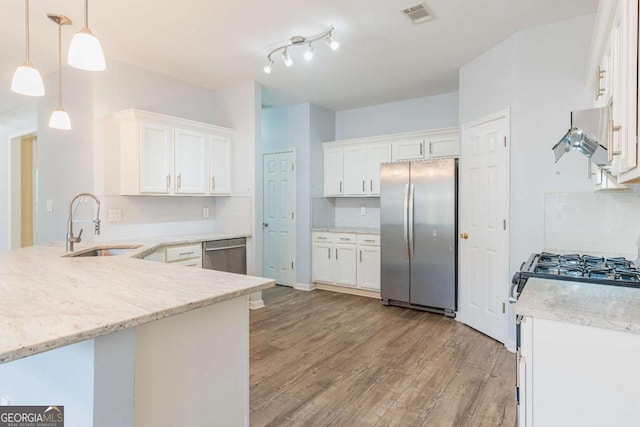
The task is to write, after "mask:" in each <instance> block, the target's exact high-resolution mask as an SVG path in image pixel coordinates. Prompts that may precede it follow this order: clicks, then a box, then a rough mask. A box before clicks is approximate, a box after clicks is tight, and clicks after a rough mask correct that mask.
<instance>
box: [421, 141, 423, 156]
mask: <svg viewBox="0 0 640 427" xmlns="http://www.w3.org/2000/svg"><path fill="white" fill-rule="evenodd" d="M423 143H424V141H422V142H421V143H420V155H421V156H422V144H423Z"/></svg>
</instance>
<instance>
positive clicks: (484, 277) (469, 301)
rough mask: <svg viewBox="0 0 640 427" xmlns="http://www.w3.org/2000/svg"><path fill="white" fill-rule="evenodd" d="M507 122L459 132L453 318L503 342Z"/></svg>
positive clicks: (491, 120) (500, 119)
mask: <svg viewBox="0 0 640 427" xmlns="http://www.w3.org/2000/svg"><path fill="white" fill-rule="evenodd" d="M508 131H509V117H508V112H506V111H505V112H503V113H499V114H496V115H493V116H491V117H487V118H485V119H483V120H479V121H477V122H474V123H470V124H467V125H464V126H463V127H462V138H461V144H460V148H461V150H460V151H461V154H460V215H459V218H460V223H459V232H460V236H459V237H458V239H459V255H460V257H459V268H460V270H459V273H460V276H459V277H460V280H459V286H460V289H459V290H460V292H459V298H460V300H459V313H458V319H459V320H460V321H461V322H463V323H465V324H467V325H469V326H471V327H472V328H474V329H477V330H479V331H480V332H482V333H484V334H486V335H489V336H490V337H492V338H495V339H496V340H498V341H500V342H502V343H504V342H505V339H506V336H507V315H506V313H505V311H506V310H505V307H506V302H507V296H508V290H509V271H508V265H509V262H508V261H509V259H508V258H509V250H508V249H509V231H508V225H509V221H508V219H509V173H508V172H509V148H508V146H509V144H508Z"/></svg>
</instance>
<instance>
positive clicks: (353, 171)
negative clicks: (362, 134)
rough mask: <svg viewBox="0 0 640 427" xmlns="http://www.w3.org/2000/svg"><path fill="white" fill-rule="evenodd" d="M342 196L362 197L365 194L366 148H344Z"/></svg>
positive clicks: (357, 146)
mask: <svg viewBox="0 0 640 427" xmlns="http://www.w3.org/2000/svg"><path fill="white" fill-rule="evenodd" d="M343 170H344V195H345V196H364V195H365V194H366V192H367V186H366V185H367V184H366V183H367V147H366V145H356V146H348V147H344V166H343Z"/></svg>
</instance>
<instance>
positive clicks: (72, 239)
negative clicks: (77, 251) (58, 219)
mask: <svg viewBox="0 0 640 427" xmlns="http://www.w3.org/2000/svg"><path fill="white" fill-rule="evenodd" d="M81 197H90V198H92V199H93V200H95V202H96V207H97V209H96V219H95V220H94V221H93V223H94V224H95V230H94V233H95V234H96V235H99V234H100V200H98V198H97V197H96V196H94V195H93V194H91V193H80V194H78V195H76V196H75V197H74V198H73V199H71V202H69V218H68V219H67V238H66V240H65V246H66V251H67V252H73V244H74V243H80V242H81V241H82V229H80V233H79V234H78V235H77V236H74V235H73V204H74V203H75V201H76V200H78V199H79V198H81Z"/></svg>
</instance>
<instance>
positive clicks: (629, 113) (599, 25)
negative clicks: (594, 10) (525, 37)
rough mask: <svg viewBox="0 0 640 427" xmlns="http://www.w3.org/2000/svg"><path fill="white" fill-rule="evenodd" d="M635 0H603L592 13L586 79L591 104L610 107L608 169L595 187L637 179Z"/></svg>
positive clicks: (596, 172)
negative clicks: (592, 90)
mask: <svg viewBox="0 0 640 427" xmlns="http://www.w3.org/2000/svg"><path fill="white" fill-rule="evenodd" d="M637 63H638V0H618V1H603V2H601V5H600V7H599V9H598V15H597V17H596V25H595V33H594V36H593V38H592V46H591V57H590V60H589V64H590V65H589V78H590V80H591V82H592V84H593V86H592V87H593V88H594V100H593V106H594V107H607V106H609V107H611V120H610V122H609V132H608V133H609V138H608V140H607V141H601V143H603V145H606V148H607V153H608V155H609V160H610V161H611V168H610V169H609V170H607V171H606V172H605V174H606V175H607V179H605V180H604V181H602V180H598V179H597V178H598V174H599V173H600V172H599V171H598V170H596V171H595V172H594V173H593V174H591V176H595V177H596V180H595V181H594V182H595V184H596V189H604V188H608V186H606V185H603V184H602V182H608V181H609V180H610V179H613V180H616V181H617V183H614V185H613V186H612V187H609V188H619V187H620V185H619V184H627V183H637V182H640V165H639V164H638V137H637V122H638V108H637V102H638V66H637Z"/></svg>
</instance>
